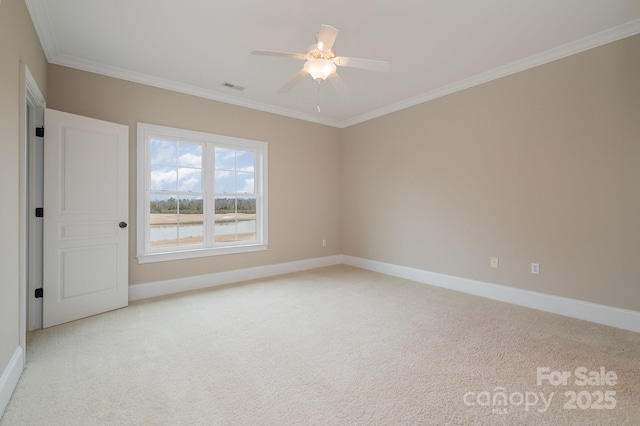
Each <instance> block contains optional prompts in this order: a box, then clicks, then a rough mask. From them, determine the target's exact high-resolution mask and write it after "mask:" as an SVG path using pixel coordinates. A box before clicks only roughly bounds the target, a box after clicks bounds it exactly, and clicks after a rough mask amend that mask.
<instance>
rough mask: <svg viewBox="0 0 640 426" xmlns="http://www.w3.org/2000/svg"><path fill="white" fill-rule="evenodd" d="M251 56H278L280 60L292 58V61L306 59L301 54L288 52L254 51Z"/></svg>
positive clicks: (305, 56)
mask: <svg viewBox="0 0 640 426" xmlns="http://www.w3.org/2000/svg"><path fill="white" fill-rule="evenodd" d="M251 54H252V55H263V56H279V57H282V58H293V59H302V60H305V59H307V55H303V54H302V53H289V52H278V51H275V50H254V51H252V52H251Z"/></svg>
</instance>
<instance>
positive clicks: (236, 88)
mask: <svg viewBox="0 0 640 426" xmlns="http://www.w3.org/2000/svg"><path fill="white" fill-rule="evenodd" d="M222 85H223V86H224V87H226V88H228V89H233V90H239V91H241V92H242V91H243V90H244V87H242V86H238V85H237V84H233V83H227V82H226V81H225V82H224V83H222Z"/></svg>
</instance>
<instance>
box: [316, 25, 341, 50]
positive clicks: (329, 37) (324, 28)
mask: <svg viewBox="0 0 640 426" xmlns="http://www.w3.org/2000/svg"><path fill="white" fill-rule="evenodd" d="M336 37H338V30H337V29H335V28H333V27H332V26H331V25H325V24H322V25H320V32H319V33H318V50H321V51H323V52H331V49H333V43H335V42H336Z"/></svg>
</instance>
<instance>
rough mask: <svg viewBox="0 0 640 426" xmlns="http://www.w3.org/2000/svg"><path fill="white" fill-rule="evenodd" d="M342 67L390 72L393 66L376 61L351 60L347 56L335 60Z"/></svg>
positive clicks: (385, 62)
mask: <svg viewBox="0 0 640 426" xmlns="http://www.w3.org/2000/svg"><path fill="white" fill-rule="evenodd" d="M333 61H334V62H335V64H336V65H338V66H340V67H352V68H361V69H363V70H369V71H377V72H389V70H390V69H391V64H389V62H387V61H377V60H374V59H360V58H349V57H346V56H339V57H336V58H335V59H334V60H333Z"/></svg>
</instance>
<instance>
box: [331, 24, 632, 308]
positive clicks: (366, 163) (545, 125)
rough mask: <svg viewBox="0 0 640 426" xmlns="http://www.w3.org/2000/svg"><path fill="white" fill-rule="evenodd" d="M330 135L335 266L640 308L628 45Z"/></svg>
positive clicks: (629, 41) (592, 52)
mask: <svg viewBox="0 0 640 426" xmlns="http://www.w3.org/2000/svg"><path fill="white" fill-rule="evenodd" d="M342 137H343V143H344V145H343V166H344V167H343V181H344V182H343V185H344V186H343V189H344V190H343V192H342V196H343V205H344V210H343V219H342V220H343V222H342V229H343V253H344V254H347V255H352V256H358V257H363V258H368V259H373V260H377V261H382V262H389V263H392V264H397V265H405V266H409V267H414V268H419V269H424V270H429V271H434V272H439V273H444V274H450V275H455V276H459V277H467V278H471V279H476V280H481V281H486V282H490V283H496V284H502V285H506V286H512V287H518V288H523V289H527V290H532V291H537V292H543V293H548V294H553V295H558V296H565V297H570V298H575V299H580V300H585V301H589V302H594V303H601V304H605V305H611V306H616V307H620V308H628V309H634V310H640V36H635V37H631V38H628V39H625V40H622V41H619V42H615V43H612V44H609V45H606V46H603V47H599V48H596V49H593V50H590V51H587V52H584V53H581V54H578V55H574V56H571V57H568V58H565V59H562V60H559V61H556V62H553V63H550V64H546V65H543V66H540V67H537V68H534V69H530V70H528V71H525V72H522V73H519V74H515V75H512V76H509V77H506V78H502V79H500V80H497V81H493V82H490V83H487V84H484V85H481V86H478V87H475V88H471V89H468V90H465V91H462V92H458V93H455V94H452V95H449V96H446V97H443V98H440V99H437V100H434V101H432V102H428V103H425V104H421V105H418V106H416V107H413V108H410V109H407V110H403V111H400V112H397V113H394V114H391V115H388V116H385V117H381V118H378V119H375V120H372V121H368V122H365V123H362V124H360V125H356V126H352V127H350V128H347V129H345V130H344V132H343V135H342ZM491 256H499V258H500V268H499V269H497V270H496V269H491V268H489V258H490V257H491ZM531 262H537V263H539V264H540V271H541V272H540V275H539V276H534V275H531V274H530V263H531Z"/></svg>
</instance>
